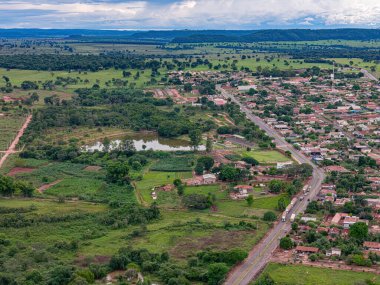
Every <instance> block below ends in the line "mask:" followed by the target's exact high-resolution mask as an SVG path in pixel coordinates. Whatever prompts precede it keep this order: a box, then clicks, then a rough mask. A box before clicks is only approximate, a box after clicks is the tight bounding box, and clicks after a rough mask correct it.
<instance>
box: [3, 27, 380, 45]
mask: <svg viewBox="0 0 380 285" xmlns="http://www.w3.org/2000/svg"><path fill="white" fill-rule="evenodd" d="M0 38H67V39H72V40H78V41H87V42H88V41H90V42H91V41H92V42H102V41H105V42H112V41H115V42H125V43H127V42H141V43H142V42H147V43H153V42H157V43H165V42H173V43H206V42H247V43H249V42H265V41H317V40H377V39H380V30H379V29H321V30H310V29H290V30H280V29H277V30H170V31H116V30H86V29H0Z"/></svg>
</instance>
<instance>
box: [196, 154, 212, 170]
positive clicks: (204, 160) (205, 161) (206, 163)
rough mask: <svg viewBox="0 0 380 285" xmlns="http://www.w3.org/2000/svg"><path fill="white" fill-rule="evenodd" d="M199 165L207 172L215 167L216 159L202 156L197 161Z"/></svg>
mask: <svg viewBox="0 0 380 285" xmlns="http://www.w3.org/2000/svg"><path fill="white" fill-rule="evenodd" d="M197 163H198V164H202V165H203V166H204V169H205V170H210V169H211V168H212V167H213V166H214V163H215V162H214V159H213V158H212V157H210V156H202V157H200V158H198V160H197Z"/></svg>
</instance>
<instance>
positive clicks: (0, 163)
mask: <svg viewBox="0 0 380 285" xmlns="http://www.w3.org/2000/svg"><path fill="white" fill-rule="evenodd" d="M31 121H32V115H29V116H28V117H27V118H26V120H25V123H24V124H23V125H22V127H21V129H20V130H19V131H18V133H17V136H16V137H15V139H14V140H13V142H12V143H11V145H10V146H9V148H8V149H7V151H5V152H4V156H2V157H1V159H0V168H1V167H2V166H3V164H4V162H5V161H6V160H7V158H8V156H9V155H11V154H13V153H15V152H16V146H17V144H18V142H19V140H20V138H21V137H22V135H23V134H24V132H25V130H26V128H27V127H28V126H29V123H30V122H31Z"/></svg>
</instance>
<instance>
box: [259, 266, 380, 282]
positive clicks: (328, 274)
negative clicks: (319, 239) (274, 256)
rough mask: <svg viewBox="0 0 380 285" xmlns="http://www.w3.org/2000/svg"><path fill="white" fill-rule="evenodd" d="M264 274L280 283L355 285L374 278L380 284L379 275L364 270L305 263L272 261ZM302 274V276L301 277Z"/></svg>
mask: <svg viewBox="0 0 380 285" xmlns="http://www.w3.org/2000/svg"><path fill="white" fill-rule="evenodd" d="M263 274H269V276H270V277H272V278H273V280H274V281H275V282H276V284H278V285H288V284H292V285H355V284H359V283H360V284H366V283H365V281H366V280H372V281H373V282H374V284H380V277H379V275H375V274H372V273H364V272H354V271H346V270H335V269H326V268H317V267H310V266H304V265H281V264H276V263H270V264H269V265H268V266H267V267H266V268H265V270H264V272H263ZM300 276H302V278H300Z"/></svg>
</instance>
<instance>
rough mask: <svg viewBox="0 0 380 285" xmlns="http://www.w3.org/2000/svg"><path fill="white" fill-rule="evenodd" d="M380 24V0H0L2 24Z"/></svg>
mask: <svg viewBox="0 0 380 285" xmlns="http://www.w3.org/2000/svg"><path fill="white" fill-rule="evenodd" d="M345 27H347V28H348V27H359V28H380V0H160V1H159V0H151V1H150V0H127V1H122V0H59V1H58V0H0V28H59V29H62V28H65V29H69V28H74V29H75V28H85V29H125V30H128V29H129V30H166V29H268V28H284V29H285V28H310V29H317V28H345Z"/></svg>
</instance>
